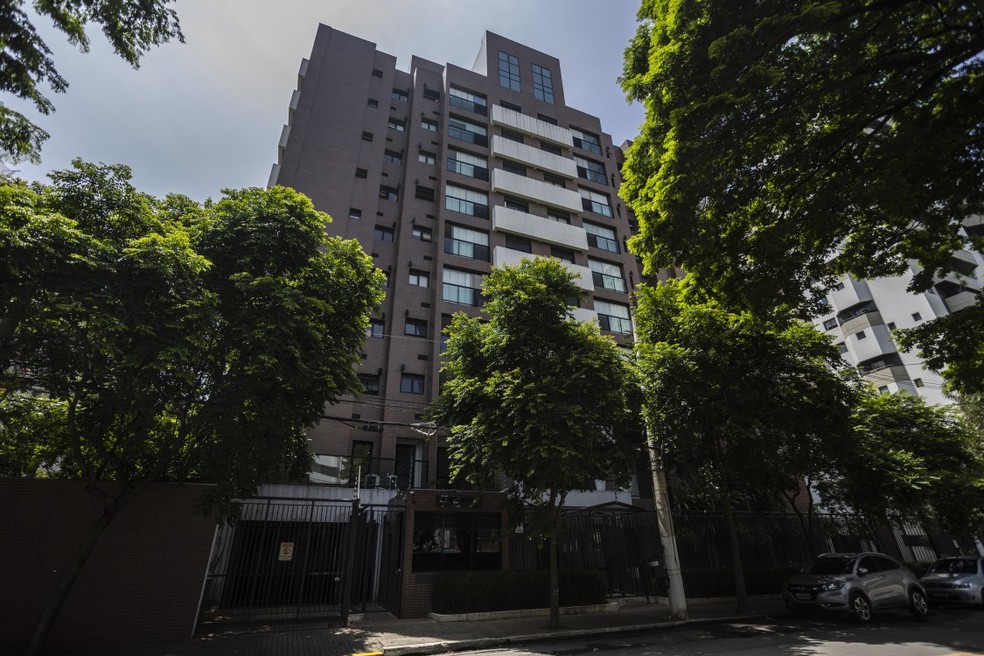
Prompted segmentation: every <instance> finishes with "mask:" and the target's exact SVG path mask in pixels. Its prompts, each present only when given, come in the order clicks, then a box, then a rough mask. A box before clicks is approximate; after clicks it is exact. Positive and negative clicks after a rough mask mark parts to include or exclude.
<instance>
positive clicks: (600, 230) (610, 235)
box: [584, 221, 619, 253]
mask: <svg viewBox="0 0 984 656" xmlns="http://www.w3.org/2000/svg"><path fill="white" fill-rule="evenodd" d="M584 231H585V232H586V233H588V246H591V247H592V248H597V249H599V250H603V251H608V252H610V253H618V252H619V250H618V237H617V236H616V235H615V231H614V230H611V229H610V228H605V227H602V226H599V225H595V224H593V223H588V222H587V221H585V222H584Z"/></svg>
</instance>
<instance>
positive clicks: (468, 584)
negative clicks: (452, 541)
mask: <svg viewBox="0 0 984 656" xmlns="http://www.w3.org/2000/svg"><path fill="white" fill-rule="evenodd" d="M558 578H559V588H560V605H561V606H583V605H587V604H600V603H603V602H604V601H605V595H606V594H607V591H608V584H607V579H606V578H605V574H604V572H600V571H596V570H587V569H562V570H560V571H559V572H558ZM549 606H550V574H549V572H548V571H546V570H536V571H525V572H501V571H496V572H443V573H441V574H439V575H438V577H437V580H436V581H435V583H434V597H433V608H434V612H435V613H445V614H453V613H481V612H488V611H496V610H519V609H524V608H547V607H549Z"/></svg>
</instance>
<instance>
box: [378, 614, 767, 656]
mask: <svg viewBox="0 0 984 656" xmlns="http://www.w3.org/2000/svg"><path fill="white" fill-rule="evenodd" d="M773 615H775V613H774V612H771V613H765V612H761V613H759V612H755V613H743V614H740V615H729V616H726V617H701V618H696V619H692V620H680V621H668V622H652V623H649V624H630V625H627V626H605V627H599V628H596V629H568V630H565V631H554V632H552V633H533V634H530V635H518V636H500V637H494V638H469V639H467V640H444V641H441V642H427V643H423V644H417V645H402V646H396V647H384V648H383V655H384V656H409V655H411V654H412V655H414V656H424V655H427V654H444V653H447V652H451V651H462V650H466V649H486V648H489V647H500V646H502V645H511V644H517V643H522V642H537V641H544V640H558V639H566V638H584V637H590V636H601V635H610V634H612V633H629V632H632V631H649V630H652V629H670V628H673V627H677V626H688V625H691V624H713V623H716V622H734V621H737V620H749V619H755V618H761V617H772V616H773Z"/></svg>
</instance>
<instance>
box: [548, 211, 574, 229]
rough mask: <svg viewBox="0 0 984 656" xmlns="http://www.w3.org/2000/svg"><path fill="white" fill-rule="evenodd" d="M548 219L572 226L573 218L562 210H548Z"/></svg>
mask: <svg viewBox="0 0 984 656" xmlns="http://www.w3.org/2000/svg"><path fill="white" fill-rule="evenodd" d="M547 218H548V219H549V220H551V221H556V222H557V223H566V224H567V225H570V224H571V216H570V214H568V213H567V212H561V211H560V210H552V209H548V210H547Z"/></svg>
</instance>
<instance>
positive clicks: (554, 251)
mask: <svg viewBox="0 0 984 656" xmlns="http://www.w3.org/2000/svg"><path fill="white" fill-rule="evenodd" d="M550 255H551V257H555V258H557V259H558V260H561V261H563V262H570V263H571V264H574V251H572V250H571V249H569V248H561V247H560V246H551V247H550Z"/></svg>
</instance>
